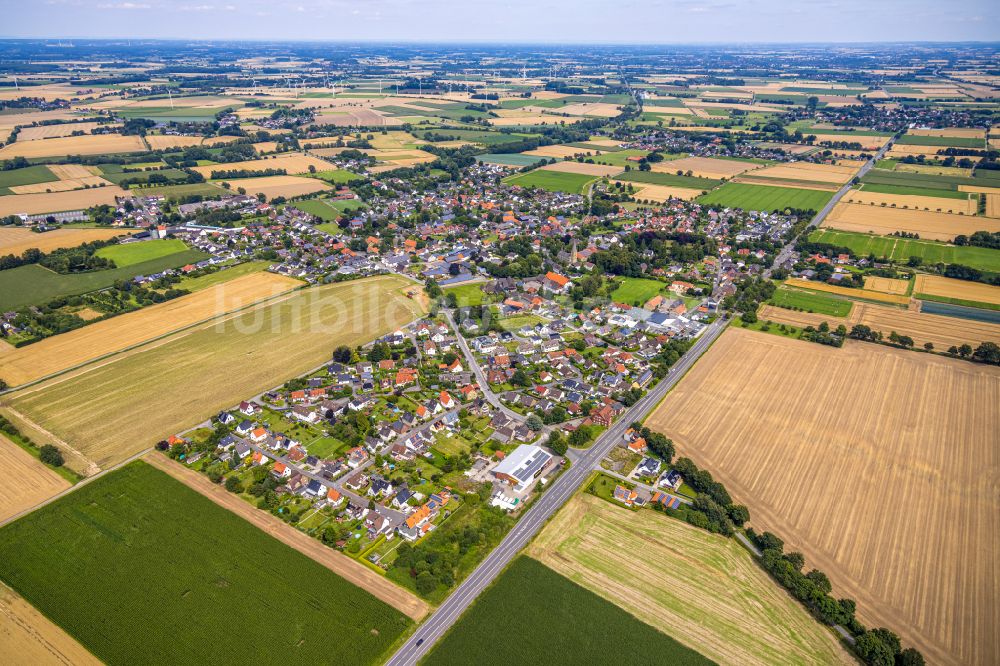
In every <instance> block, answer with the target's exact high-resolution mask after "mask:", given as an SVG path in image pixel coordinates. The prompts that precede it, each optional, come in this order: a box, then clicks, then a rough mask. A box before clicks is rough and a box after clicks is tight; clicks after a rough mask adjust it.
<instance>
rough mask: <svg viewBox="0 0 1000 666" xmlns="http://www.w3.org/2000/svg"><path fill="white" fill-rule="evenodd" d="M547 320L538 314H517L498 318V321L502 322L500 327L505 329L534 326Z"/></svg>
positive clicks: (512, 329)
mask: <svg viewBox="0 0 1000 666" xmlns="http://www.w3.org/2000/svg"><path fill="white" fill-rule="evenodd" d="M544 322H545V320H544V319H542V318H541V317H539V316H538V315H531V314H528V315H515V316H513V317H506V318H504V319H498V320H497V323H498V324H500V328H502V329H504V330H505V331H515V330H517V329H519V328H521V327H522V326H534V325H535V324H542V323H544Z"/></svg>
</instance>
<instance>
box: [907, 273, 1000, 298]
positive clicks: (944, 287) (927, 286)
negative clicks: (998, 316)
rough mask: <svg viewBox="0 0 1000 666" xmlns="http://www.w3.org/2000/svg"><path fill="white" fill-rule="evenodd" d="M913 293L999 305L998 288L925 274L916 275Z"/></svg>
mask: <svg viewBox="0 0 1000 666" xmlns="http://www.w3.org/2000/svg"><path fill="white" fill-rule="evenodd" d="M913 293H914V294H930V295H931V296H943V297H945V298H958V299H961V300H964V301H979V302H980V303H991V304H993V305H1000V287H994V286H993V285H989V284H983V283H982V282H970V281H968V280H955V279H953V278H946V277H942V276H940V275H928V274H926V273H920V274H919V275H917V277H916V281H915V282H914V284H913Z"/></svg>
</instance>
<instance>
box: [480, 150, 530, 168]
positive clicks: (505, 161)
mask: <svg viewBox="0 0 1000 666" xmlns="http://www.w3.org/2000/svg"><path fill="white" fill-rule="evenodd" d="M476 159H477V160H479V161H480V162H483V163H485V164H500V165H502V166H515V167H526V166H531V165H532V164H537V163H538V162H540V161H541V160H542V159H544V158H541V157H539V156H538V155H522V154H520V153H486V154H485V155H476Z"/></svg>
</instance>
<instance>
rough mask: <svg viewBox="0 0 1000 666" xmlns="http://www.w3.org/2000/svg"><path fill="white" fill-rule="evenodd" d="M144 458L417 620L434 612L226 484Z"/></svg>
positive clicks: (153, 455)
mask: <svg viewBox="0 0 1000 666" xmlns="http://www.w3.org/2000/svg"><path fill="white" fill-rule="evenodd" d="M143 460H144V461H145V462H147V463H149V464H150V465H152V466H153V467H156V468H157V469H159V470H161V471H163V472H166V473H167V474H169V475H170V476H172V477H173V478H175V479H177V480H178V481H180V482H181V483H183V484H184V485H186V486H188V487H189V488H191V489H192V490H195V491H197V492H198V493H200V494H202V495H204V496H205V497H207V498H208V499H210V500H212V501H213V502H215V503H216V504H218V505H219V506H221V507H222V508H224V509H227V510H229V511H231V512H233V513H235V514H236V515H237V516H239V517H241V518H243V519H244V520H246V521H247V522H249V523H251V524H252V525H254V526H256V527H258V528H260V529H261V530H263V531H264V532H266V533H267V534H269V535H271V536H272V537H274V538H275V539H278V540H279V541H281V542H282V543H284V544H286V545H288V546H291V547H292V548H294V549H295V550H297V551H299V552H300V553H302V554H303V555H305V556H306V557H308V558H310V559H312V560H314V561H316V562H318V563H320V564H322V565H323V566H325V567H326V568H327V569H329V570H330V571H332V572H334V573H335V574H337V575H338V576H340V577H341V578H344V579H345V580H347V581H348V582H350V583H353V584H354V585H357V586H358V587H360V588H361V589H363V590H365V591H367V592H369V593H371V594H372V595H374V596H375V597H377V598H378V599H380V600H382V601H384V602H385V603H387V604H389V605H390V606H392V607H393V608H395V609H397V610H399V611H400V612H402V613H404V614H406V615H407V616H409V617H410V618H411V619H413V620H414V621H416V622H420V621H421V620H423V619H424V617H425V616H426V615H427V614H428V612H430V607H429V606H428V605H427V603H426V602H424V601H423V600H421V599H420V598H418V597H417V596H415V595H413V594H411V593H410V592H408V591H406V590H404V589H402V588H401V587H399V586H397V585H396V584H395V583H392V582H390V581H389V580H388V579H386V578H384V577H383V576H380V575H379V574H377V573H375V572H374V571H372V570H371V569H369V568H368V567H366V566H365V565H363V564H361V563H359V562H356V561H355V560H352V559H351V558H349V557H348V556H346V555H344V554H343V553H341V552H339V551H337V550H334V549H332V548H329V547H327V546H325V545H324V544H322V543H320V542H319V541H317V540H316V539H314V538H313V537H311V536H309V535H307V534H305V533H303V532H300V531H299V530H297V529H295V528H294V527H292V526H290V525H288V524H287V523H285V522H284V521H283V520H281V519H280V518H276V517H275V516H272V515H271V514H270V513H267V512H266V511H261V510H260V509H257V508H256V507H254V506H253V505H251V504H249V503H248V502H246V501H244V500H242V499H240V498H239V497H237V496H236V495H234V494H232V493H230V492H229V491H228V490H226V489H225V488H224V487H222V486H219V485H216V484H214V483H212V482H211V481H210V480H209V479H208V478H207V477H205V476H203V475H202V474H199V473H198V472H196V471H194V470H192V469H188V468H187V467H184V466H183V465H181V464H180V463H177V462H174V461H173V460H171V459H169V458H167V457H166V456H164V455H163V454H161V453H158V452H156V451H151V452H149V454H148V455H146V456H144V457H143Z"/></svg>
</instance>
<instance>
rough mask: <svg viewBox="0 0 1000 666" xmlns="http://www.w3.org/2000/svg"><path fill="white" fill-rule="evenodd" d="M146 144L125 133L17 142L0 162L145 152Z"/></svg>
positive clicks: (4, 150)
mask: <svg viewBox="0 0 1000 666" xmlns="http://www.w3.org/2000/svg"><path fill="white" fill-rule="evenodd" d="M144 150H146V146H145V144H143V142H142V139H141V138H140V137H138V136H125V135H123V134H85V135H83V136H66V137H57V138H54V139H43V140H39V141H16V142H14V143H12V144H9V145H7V146H4V147H3V148H0V160H9V159H13V158H15V157H28V158H31V157H61V156H64V155H101V154H103V153H141V152H143V151H144Z"/></svg>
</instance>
